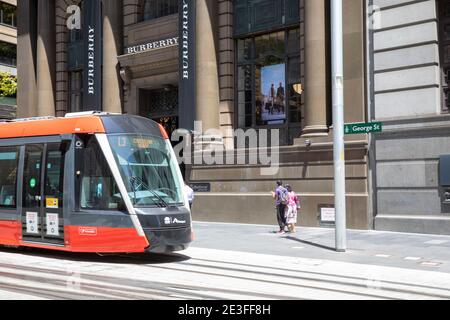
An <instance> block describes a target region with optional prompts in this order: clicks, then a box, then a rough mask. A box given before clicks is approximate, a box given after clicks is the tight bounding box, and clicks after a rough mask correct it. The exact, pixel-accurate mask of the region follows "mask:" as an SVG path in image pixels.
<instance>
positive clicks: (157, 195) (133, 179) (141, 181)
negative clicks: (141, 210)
mask: <svg viewBox="0 0 450 320" xmlns="http://www.w3.org/2000/svg"><path fill="white" fill-rule="evenodd" d="M130 181H131V185H132V186H133V192H134V199H135V200H134V202H135V204H136V187H135V186H134V183H135V182H136V181H138V182H139V184H140V185H141V186H143V187H144V188H145V189H146V191H149V192H150V193H151V194H152V195H154V196H155V197H157V198H158V200H159V202H158V205H159V206H160V207H166V208H167V207H169V204H168V203H167V202H166V201H165V200H164V198H163V197H161V196H160V195H159V194H158V193H157V192H156V191H154V190H151V189H150V187H149V186H148V185H147V184H146V183H145V182H144V181H143V180H142V179H141V178H139V177H136V176H132V177H131V178H130Z"/></svg>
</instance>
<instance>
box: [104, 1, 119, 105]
mask: <svg viewBox="0 0 450 320" xmlns="http://www.w3.org/2000/svg"><path fill="white" fill-rule="evenodd" d="M122 9H123V4H122V0H103V85H102V86H103V96H102V101H103V102H102V103H103V111H105V112H113V113H122V94H121V92H122V83H121V81H122V80H121V78H120V69H119V61H118V60H117V57H118V56H119V55H120V54H121V52H122V39H123V32H122V25H123V15H122Z"/></svg>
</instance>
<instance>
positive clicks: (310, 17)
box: [302, 0, 328, 137]
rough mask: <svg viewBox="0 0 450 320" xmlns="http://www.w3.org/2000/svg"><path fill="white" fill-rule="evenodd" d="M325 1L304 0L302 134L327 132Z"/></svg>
mask: <svg viewBox="0 0 450 320" xmlns="http://www.w3.org/2000/svg"><path fill="white" fill-rule="evenodd" d="M325 1H326V0H305V85H304V89H305V92H304V95H305V128H304V129H303V133H302V134H303V136H304V137H307V136H322V135H327V133H328V126H327V104H328V88H327V82H328V68H327V50H326V49H327V32H326V25H327V24H326V3H325Z"/></svg>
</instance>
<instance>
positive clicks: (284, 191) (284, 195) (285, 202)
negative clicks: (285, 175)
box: [280, 188, 289, 206]
mask: <svg viewBox="0 0 450 320" xmlns="http://www.w3.org/2000/svg"><path fill="white" fill-rule="evenodd" d="M280 193H281V197H280V201H281V204H283V205H285V206H287V205H288V204H289V192H288V191H287V189H286V188H282V189H281V192H280Z"/></svg>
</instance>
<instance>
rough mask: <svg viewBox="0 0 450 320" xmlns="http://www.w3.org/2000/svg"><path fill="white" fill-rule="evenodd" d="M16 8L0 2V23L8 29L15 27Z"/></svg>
mask: <svg viewBox="0 0 450 320" xmlns="http://www.w3.org/2000/svg"><path fill="white" fill-rule="evenodd" d="M16 11H17V8H16V7H15V6H13V5H10V4H7V3H5V2H0V23H1V24H6V25H8V26H10V27H14V28H15V27H17V18H16Z"/></svg>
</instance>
